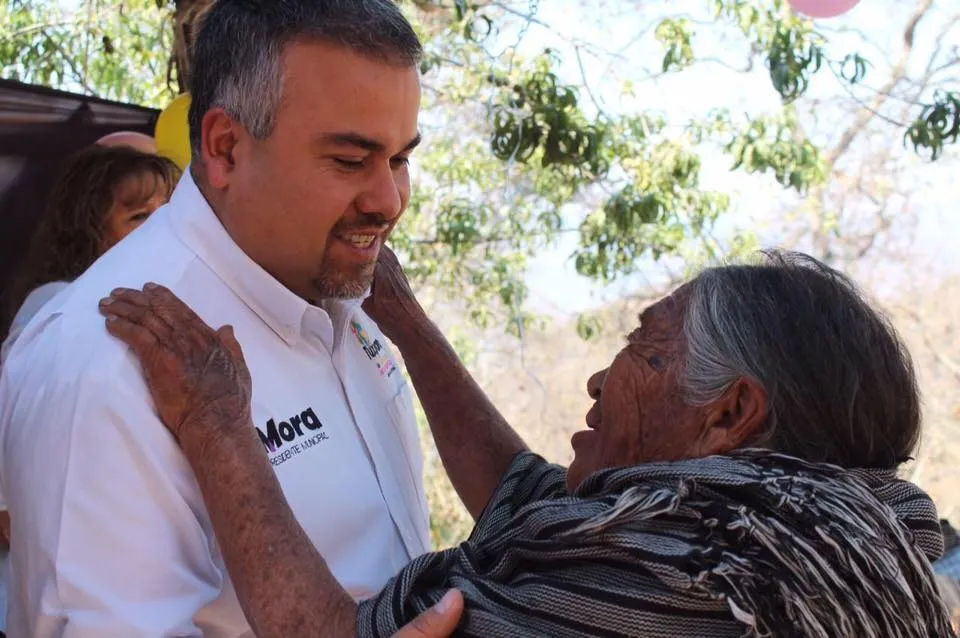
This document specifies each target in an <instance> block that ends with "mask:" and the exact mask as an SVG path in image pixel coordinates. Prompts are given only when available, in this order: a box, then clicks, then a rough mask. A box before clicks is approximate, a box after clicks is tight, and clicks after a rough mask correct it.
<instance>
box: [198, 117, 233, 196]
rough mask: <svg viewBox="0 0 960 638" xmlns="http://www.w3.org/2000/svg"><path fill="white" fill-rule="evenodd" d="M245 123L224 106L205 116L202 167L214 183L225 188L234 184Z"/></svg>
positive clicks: (201, 140)
mask: <svg viewBox="0 0 960 638" xmlns="http://www.w3.org/2000/svg"><path fill="white" fill-rule="evenodd" d="M241 128H242V127H241V125H240V123H239V122H237V121H236V120H234V119H233V118H232V117H230V115H229V114H228V113H227V112H226V111H224V110H223V109H222V108H214V109H210V110H209V111H207V113H206V114H205V115H204V116H203V120H202V123H201V131H200V160H201V161H200V169H201V170H202V171H203V174H204V177H205V178H206V181H207V183H208V184H210V186H212V187H213V188H215V189H217V190H223V189H225V188H226V187H227V186H228V185H229V184H230V176H231V174H232V173H233V169H234V164H235V157H234V156H235V153H236V151H237V146H238V143H239V141H240V135H241Z"/></svg>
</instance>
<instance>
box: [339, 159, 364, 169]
mask: <svg viewBox="0 0 960 638" xmlns="http://www.w3.org/2000/svg"><path fill="white" fill-rule="evenodd" d="M336 162H337V164H339V165H340V166H342V167H343V168H350V169H358V168H363V160H356V159H345V158H342V157H338V158H336Z"/></svg>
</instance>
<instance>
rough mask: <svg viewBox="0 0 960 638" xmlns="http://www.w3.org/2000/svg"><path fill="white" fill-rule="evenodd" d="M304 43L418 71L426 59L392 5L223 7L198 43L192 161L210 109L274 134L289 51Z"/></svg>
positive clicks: (345, 1) (257, 2)
mask: <svg viewBox="0 0 960 638" xmlns="http://www.w3.org/2000/svg"><path fill="white" fill-rule="evenodd" d="M300 39H303V40H313V41H318V42H326V43H329V44H333V45H336V46H341V47H344V48H346V49H350V50H352V51H355V52H356V53H359V54H361V55H365V56H369V57H371V58H375V59H378V60H382V61H384V62H386V63H390V64H397V65H408V66H415V65H416V64H418V63H419V61H420V58H421V56H422V53H423V48H422V45H421V43H420V40H419V38H418V37H417V34H416V33H415V32H414V30H413V27H412V26H411V25H410V23H409V22H408V21H407V19H406V18H405V17H404V15H403V13H402V12H401V11H400V9H399V7H397V5H396V4H395V3H394V2H393V1H392V0H218V1H217V2H216V3H215V4H214V5H213V7H212V8H211V9H210V10H209V12H208V13H207V14H206V16H205V17H204V19H203V23H202V25H201V27H200V32H199V33H198V35H197V39H196V42H195V44H194V51H193V69H192V72H191V79H190V84H191V86H190V94H191V105H190V116H189V120H190V145H191V147H192V148H193V155H194V157H196V156H197V155H198V153H199V149H200V136H201V128H200V127H201V122H202V121H203V116H204V115H205V114H206V113H207V111H209V110H210V109H212V108H216V107H220V108H223V109H224V110H225V111H226V112H227V113H229V114H230V115H231V116H232V117H234V118H236V119H237V121H239V122H240V123H241V124H243V125H244V126H245V127H246V128H247V130H248V131H250V133H251V135H253V136H254V137H256V138H258V139H263V138H265V137H267V136H269V135H270V133H271V132H272V131H273V127H274V124H275V121H276V114H277V110H278V108H279V106H280V102H281V99H282V93H283V66H282V64H283V62H282V55H283V51H284V49H285V47H286V46H287V44H289V43H290V42H292V41H294V40H300ZM331 99H336V97H335V96H331Z"/></svg>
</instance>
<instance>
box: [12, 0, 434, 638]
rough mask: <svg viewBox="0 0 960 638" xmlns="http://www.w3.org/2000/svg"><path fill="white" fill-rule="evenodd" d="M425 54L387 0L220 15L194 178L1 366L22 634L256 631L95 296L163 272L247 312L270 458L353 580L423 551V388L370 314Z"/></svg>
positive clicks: (414, 136)
mask: <svg viewBox="0 0 960 638" xmlns="http://www.w3.org/2000/svg"><path fill="white" fill-rule="evenodd" d="M420 54H421V48H420V43H419V41H418V40H417V37H416V35H415V34H414V32H413V30H412V28H411V27H410V25H409V24H408V23H407V21H406V20H405V19H404V18H403V16H402V14H401V13H400V11H399V10H398V9H397V7H396V6H395V5H394V3H393V2H392V1H391V0H367V1H365V2H356V1H355V0H343V1H340V2H336V1H329V2H315V1H313V0H285V1H284V2H219V3H217V4H216V5H215V6H214V7H213V8H212V10H211V12H210V14H209V15H208V16H207V18H206V20H205V23H204V26H203V28H202V29H201V31H200V33H199V35H198V38H197V41H196V49H195V63H194V64H195V66H194V69H193V77H192V80H191V82H192V91H191V93H192V106H191V112H190V128H191V144H192V147H193V163H192V165H191V170H190V171H189V172H188V173H187V174H186V175H185V176H184V178H183V180H182V181H181V183H180V184H179V186H178V187H177V190H176V192H175V193H174V195H173V197H172V199H171V202H170V204H168V205H167V206H165V207H163V208H161V209H160V210H158V211H157V212H156V213H155V214H154V215H153V216H152V217H151V218H150V219H149V220H148V221H147V223H146V224H144V225H143V226H142V227H141V228H140V229H138V230H137V231H136V232H135V233H133V234H132V235H130V236H129V237H128V238H127V239H126V240H125V241H124V242H122V243H120V244H119V245H117V246H116V247H114V248H113V249H111V250H110V251H109V252H108V253H107V254H106V255H104V256H103V257H102V258H101V259H100V260H99V261H98V262H97V263H95V264H94V265H93V267H91V268H90V270H88V271H87V272H86V273H85V274H84V275H83V276H82V277H80V278H79V279H78V280H76V281H75V282H74V283H72V284H71V285H70V286H69V287H68V288H67V289H66V290H64V291H63V292H62V293H61V294H59V295H58V296H57V297H56V298H55V299H54V300H53V301H51V302H50V303H48V304H46V305H45V306H44V308H43V309H42V310H41V311H40V312H39V313H38V314H37V315H36V316H35V317H34V319H32V320H31V321H30V323H29V324H28V325H27V327H26V328H25V329H24V331H23V332H22V334H21V335H20V338H19V339H18V341H17V342H16V344H15V345H14V346H13V348H12V349H11V351H10V353H9V355H8V358H7V361H6V363H5V365H4V369H3V374H2V377H0V493H2V497H3V499H4V500H5V501H6V503H7V504H8V505H9V510H10V513H11V518H12V535H11V545H12V548H13V551H12V554H11V557H12V559H11V560H12V569H13V580H14V586H13V588H12V591H11V593H10V598H11V601H10V612H11V613H10V619H9V628H10V630H9V633H10V634H11V635H13V636H33V637H36V638H46V637H51V636H71V637H87V636H91V637H92V636H97V637H98V638H111V637H116V638H121V637H122V638H129V637H133V636H200V635H203V636H206V637H208V638H211V637H213V638H217V637H221V636H223V637H237V636H250V635H252V632H251V629H250V627H249V626H248V624H247V622H246V620H245V619H244V616H243V613H242V610H241V609H240V606H239V603H238V602H237V598H236V595H235V593H234V591H233V589H232V585H231V583H230V579H229V576H228V574H227V573H226V570H225V568H224V563H223V558H222V556H221V554H220V551H219V548H218V545H217V543H216V540H215V538H214V536H213V533H212V529H211V525H210V520H209V517H208V514H207V512H206V510H205V508H204V506H203V502H202V499H201V497H200V494H199V492H198V490H197V486H196V483H195V481H194V478H193V474H192V472H191V471H190V468H189V467H188V466H187V464H186V462H185V460H184V458H183V456H182V455H181V453H180V451H179V450H178V447H177V444H176V442H175V441H174V440H173V439H172V438H171V437H170V436H169V435H168V434H167V431H166V429H165V428H164V427H163V426H162V424H161V423H160V421H159V420H158V418H157V415H156V413H155V410H154V406H153V404H152V402H151V400H150V397H149V394H148V392H147V388H146V386H145V385H144V382H143V379H142V376H141V371H140V368H139V366H138V365H137V363H136V362H135V359H134V358H133V357H132V355H131V354H130V353H129V352H128V351H127V349H126V347H125V346H123V345H122V344H121V343H120V342H119V341H116V340H114V339H113V338H112V337H110V336H109V335H108V334H107V332H106V331H105V329H104V327H103V322H102V319H101V317H100V315H99V312H98V309H97V302H98V300H99V299H100V298H101V297H103V296H104V295H105V294H107V293H109V291H110V290H112V289H113V288H116V287H121V286H122V287H138V286H140V285H142V284H143V282H145V281H156V282H158V283H162V284H163V285H165V286H167V287H169V288H170V289H171V290H173V291H174V292H175V293H176V294H177V295H178V296H179V297H181V298H182V299H183V300H184V301H186V302H187V303H188V304H190V305H191V306H192V307H193V308H194V309H196V311H197V312H198V313H199V314H200V316H201V317H203V319H204V320H205V321H207V322H208V323H210V324H213V325H220V324H224V323H230V324H231V325H233V326H234V329H235V330H236V334H237V337H238V339H239V341H240V343H241V344H242V346H243V349H244V353H245V355H246V357H247V361H248V362H249V364H250V368H251V372H252V376H253V380H254V394H253V401H252V404H253V414H254V420H255V423H256V426H257V429H258V432H259V436H260V439H261V441H262V442H263V445H264V451H265V453H266V454H268V455H269V457H270V459H271V462H272V464H273V466H274V469H275V471H276V473H277V476H278V478H279V480H280V482H281V484H282V486H283V489H284V493H285V496H286V498H287V500H288V501H289V503H290V505H291V506H292V508H293V510H294V512H295V513H296V516H297V518H298V519H299V521H300V523H301V524H302V526H303V528H304V529H305V530H306V532H307V534H308V535H309V536H310V539H311V540H312V542H313V543H314V544H315V545H316V546H317V547H318V548H319V549H320V550H321V551H322V553H323V555H324V556H325V557H327V558H328V560H329V561H330V566H331V568H332V571H333V573H334V575H335V576H336V577H337V579H338V580H339V581H340V582H341V583H342V584H343V586H344V587H345V588H346V589H347V591H348V592H349V593H350V594H351V595H353V596H354V597H355V598H357V599H361V598H364V597H366V596H368V595H370V594H372V593H374V592H376V591H378V590H380V588H382V587H383V585H384V584H385V583H386V581H387V579H388V578H389V577H390V576H392V575H393V574H394V573H395V572H396V571H397V570H398V569H399V568H400V567H402V566H403V565H405V564H407V563H408V562H409V561H410V560H411V559H412V558H414V557H415V556H417V555H419V554H421V553H423V552H425V551H427V550H428V549H429V541H430V538H429V530H428V514H427V507H426V500H425V497H424V490H423V485H422V458H421V455H420V449H419V441H418V436H417V431H416V423H415V420H414V415H413V410H412V403H411V392H410V388H409V387H408V385H407V383H406V381H405V380H404V378H403V376H402V374H401V372H400V370H399V369H398V366H397V362H396V360H395V359H394V357H393V354H392V353H391V351H390V350H389V348H388V347H387V343H386V340H385V338H384V336H383V334H382V333H381V332H380V331H379V330H378V328H377V326H376V325H375V324H374V323H373V321H371V320H370V318H369V317H368V316H366V315H365V314H364V312H363V310H362V309H361V307H360V301H361V299H362V297H363V296H364V295H365V293H366V292H367V290H368V289H369V285H370V282H371V280H372V276H373V270H374V267H375V264H376V260H377V255H378V252H379V249H380V247H381V246H382V244H383V242H384V240H385V239H386V237H387V235H388V234H389V233H390V231H391V230H392V228H393V226H394V225H395V224H396V223H397V221H398V220H399V218H400V216H401V215H402V213H403V211H404V209H405V207H406V205H407V202H408V200H409V193H410V185H409V175H408V172H407V162H408V157H409V155H410V153H411V152H412V151H413V149H414V147H415V146H416V145H417V143H418V141H419V133H418V124H417V118H418V110H419V101H420V84H419V76H418V61H419V57H420Z"/></svg>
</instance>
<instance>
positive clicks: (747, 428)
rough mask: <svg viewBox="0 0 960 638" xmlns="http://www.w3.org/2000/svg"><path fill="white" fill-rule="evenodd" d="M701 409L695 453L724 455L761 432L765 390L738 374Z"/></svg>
mask: <svg viewBox="0 0 960 638" xmlns="http://www.w3.org/2000/svg"><path fill="white" fill-rule="evenodd" d="M704 411H705V413H704V424H703V431H702V433H701V436H700V440H699V442H698V444H697V448H698V450H697V451H698V455H699V456H710V455H711V454H726V453H727V452H731V451H733V450H736V449H737V448H740V447H744V446H745V445H747V444H749V442H750V441H751V440H752V439H755V438H757V436H758V435H759V434H760V433H761V432H762V431H763V427H764V425H765V424H766V421H767V414H768V408H767V391H766V390H765V389H764V387H763V386H762V385H761V384H760V382H759V381H757V380H756V379H751V378H749V377H740V378H739V379H737V381H735V382H734V383H733V385H731V386H730V388H729V389H728V390H727V391H726V392H725V393H724V394H723V396H722V397H720V398H719V399H718V400H717V401H715V402H713V403H711V404H710V405H708V406H706V407H705V408H704Z"/></svg>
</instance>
